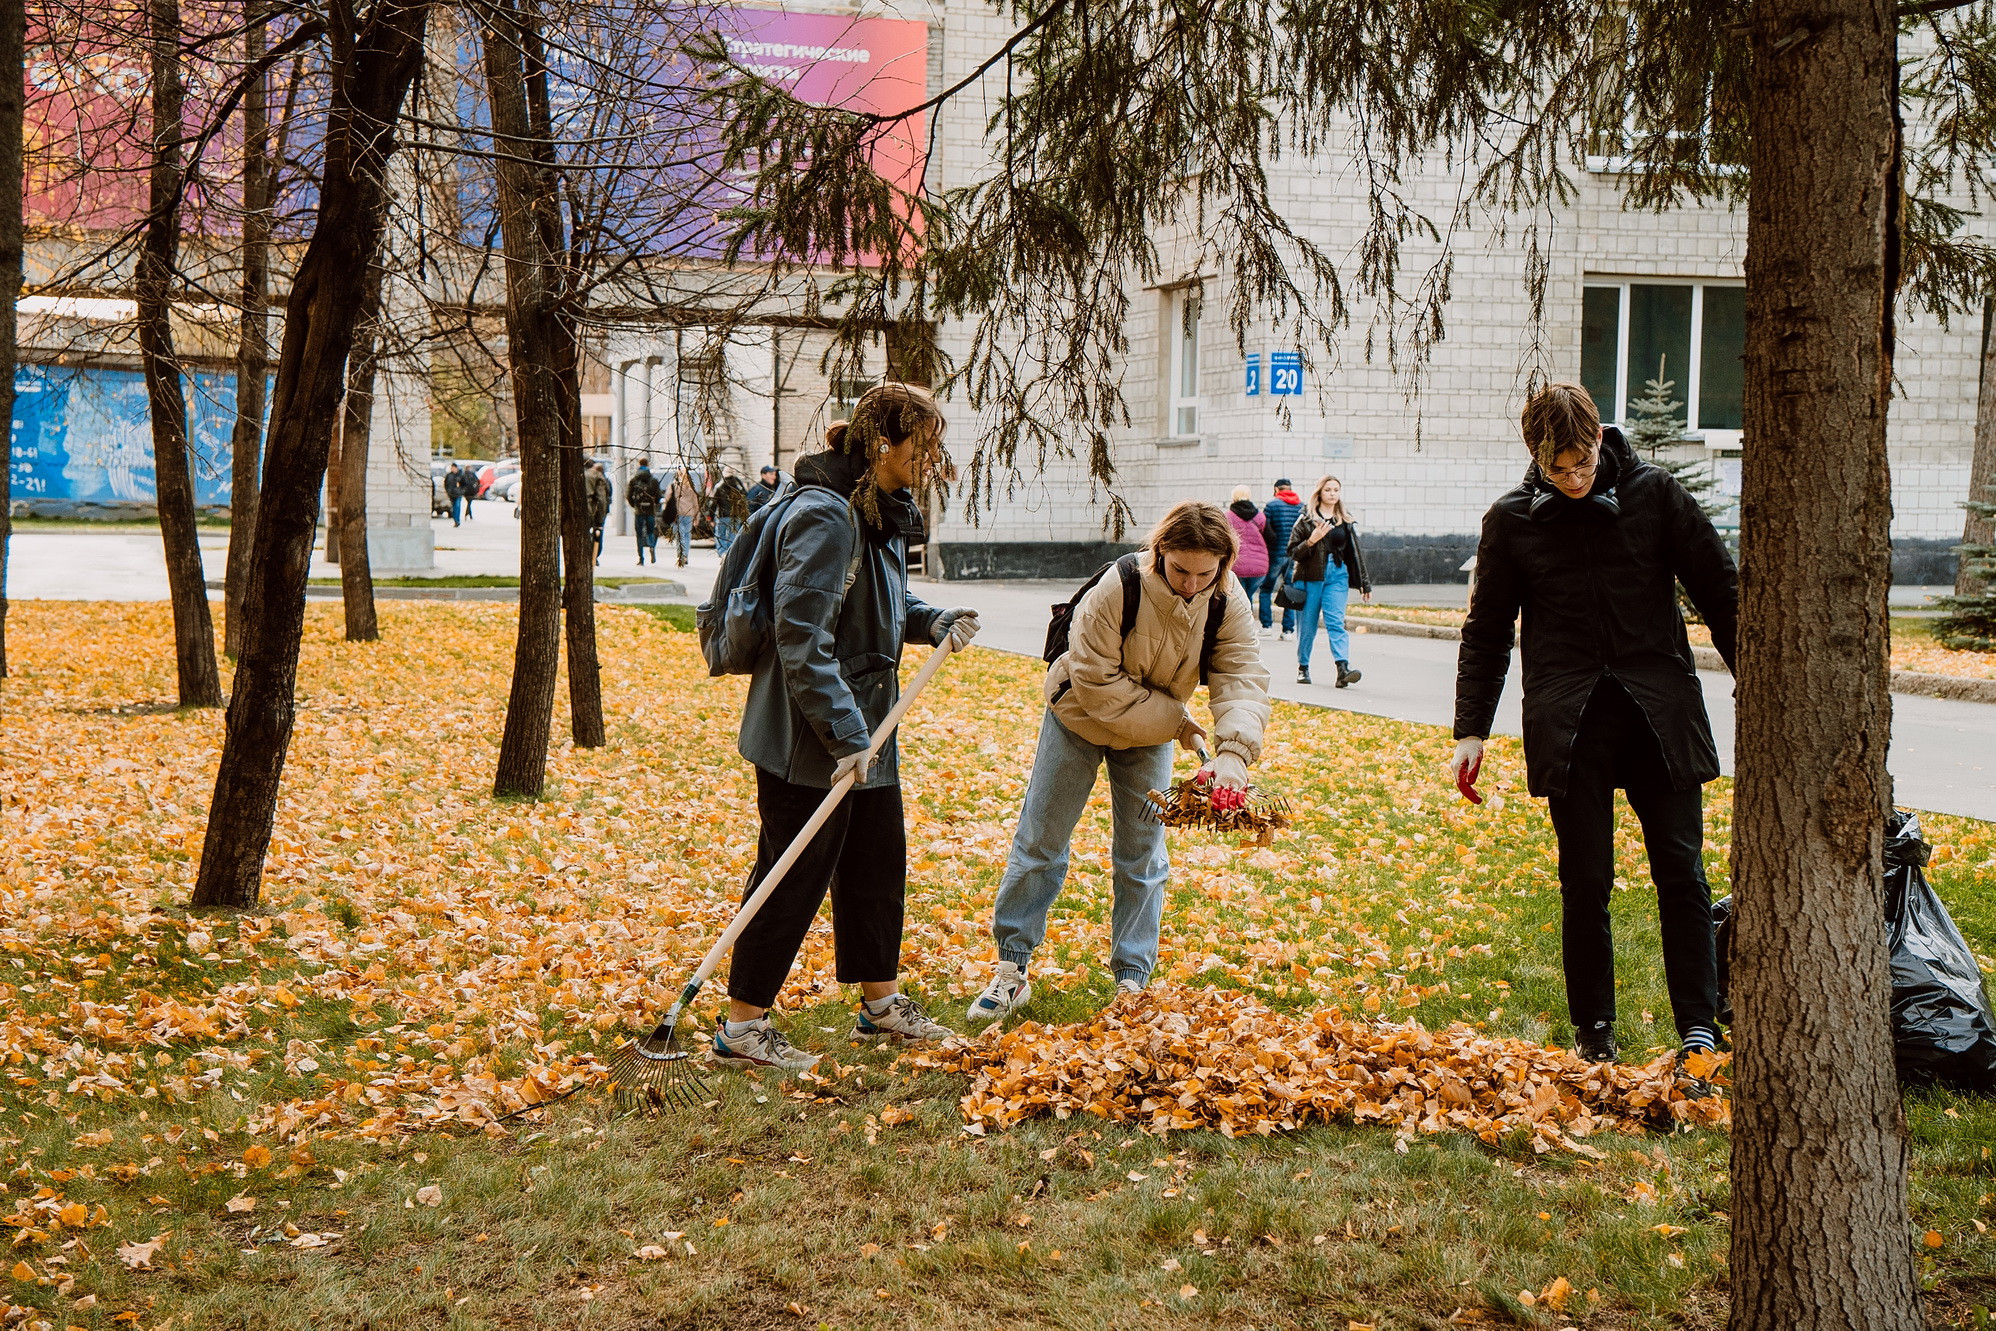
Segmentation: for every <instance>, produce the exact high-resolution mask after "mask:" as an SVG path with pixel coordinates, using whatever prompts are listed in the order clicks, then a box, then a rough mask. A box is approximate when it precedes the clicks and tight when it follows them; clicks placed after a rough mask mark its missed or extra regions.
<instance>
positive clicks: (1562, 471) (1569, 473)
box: [1546, 459, 1601, 482]
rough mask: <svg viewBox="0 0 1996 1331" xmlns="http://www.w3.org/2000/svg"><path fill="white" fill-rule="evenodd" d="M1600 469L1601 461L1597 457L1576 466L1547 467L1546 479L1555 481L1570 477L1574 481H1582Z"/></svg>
mask: <svg viewBox="0 0 1996 1331" xmlns="http://www.w3.org/2000/svg"><path fill="white" fill-rule="evenodd" d="M1600 469H1601V463H1600V461H1599V460H1598V459H1596V460H1595V461H1593V462H1583V463H1581V464H1580V465H1579V466H1577V467H1547V468H1546V479H1547V480H1549V481H1555V482H1557V481H1563V480H1566V479H1567V478H1568V477H1571V478H1572V479H1574V480H1576V481H1584V480H1586V479H1587V478H1588V477H1590V476H1592V475H1593V474H1594V473H1595V472H1597V471H1599V470H1600Z"/></svg>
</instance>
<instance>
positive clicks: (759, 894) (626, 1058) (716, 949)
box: [610, 637, 952, 1115]
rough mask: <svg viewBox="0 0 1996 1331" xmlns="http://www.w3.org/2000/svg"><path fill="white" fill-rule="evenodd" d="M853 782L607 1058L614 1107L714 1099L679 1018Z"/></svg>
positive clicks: (936, 660) (946, 645)
mask: <svg viewBox="0 0 1996 1331" xmlns="http://www.w3.org/2000/svg"><path fill="white" fill-rule="evenodd" d="M951 650H952V649H951V646H950V640H949V638H948V637H944V639H943V641H942V643H941V645H940V646H938V647H937V648H936V649H935V650H934V651H933V652H931V653H929V659H928V660H926V661H924V662H922V668H921V669H920V670H918V671H916V672H915V677H914V678H913V679H912V680H910V681H909V682H908V688H907V691H906V692H904V693H903V694H902V695H901V700H900V701H899V702H897V703H895V704H894V710H893V711H891V712H889V713H888V714H887V716H886V719H884V720H883V721H881V723H880V725H879V727H878V728H877V729H875V730H874V732H873V738H872V741H871V742H870V743H869V744H868V745H867V750H866V752H867V756H868V758H869V759H870V758H871V757H873V756H874V755H875V754H878V753H879V752H880V750H881V747H882V746H883V745H885V744H886V743H887V738H888V736H890V735H892V734H893V733H894V728H895V727H896V726H898V725H900V724H901V718H902V717H903V716H904V715H906V714H907V711H908V708H909V707H910V706H912V705H913V704H914V701H915V698H916V695H918V694H919V693H921V691H922V689H923V688H924V687H926V686H927V684H928V682H929V680H930V679H931V678H932V677H934V675H935V673H936V671H937V670H939V669H941V668H942V663H943V661H944V660H945V659H946V658H947V657H948V656H949V655H950V652H951ZM854 783H855V778H854V777H853V776H851V775H850V774H848V775H847V776H846V777H844V778H843V779H841V780H840V781H839V783H838V784H837V785H835V786H833V787H832V788H831V789H830V790H828V791H826V792H825V798H824V800H823V801H822V802H820V803H819V805H818V808H817V812H815V813H813V814H812V815H811V820H810V821H809V822H807V823H805V824H804V826H803V829H802V830H801V831H799V832H798V833H797V835H796V837H795V838H794V839H792V841H791V842H790V844H789V846H787V847H785V849H784V851H783V854H782V856H781V857H779V858H778V859H777V861H776V863H775V864H773V865H771V866H770V869H769V873H768V875H767V876H766V877H765V878H764V879H763V880H762V882H761V883H759V884H757V885H756V889H755V893H754V895H753V896H751V897H749V899H748V900H747V901H745V902H743V903H742V908H741V910H740V911H738V912H736V914H735V918H734V919H733V920H731V921H729V923H728V927H727V928H726V929H724V930H723V931H722V932H721V936H720V937H719V938H717V939H715V940H714V946H712V947H710V948H708V949H707V955H706V956H704V957H702V958H701V959H700V965H699V967H698V968H697V969H695V970H694V972H693V978H692V979H690V980H688V981H687V982H686V987H685V988H684V989H681V990H680V991H679V997H678V998H677V999H675V1000H674V1001H673V1004H672V1007H671V1008H670V1009H668V1010H667V1012H666V1014H665V1017H664V1019H663V1020H662V1021H660V1022H659V1023H658V1025H657V1026H655V1027H653V1028H652V1032H651V1034H649V1035H647V1036H645V1037H644V1038H643V1039H641V1040H631V1041H628V1042H626V1043H625V1045H624V1046H623V1048H621V1049H619V1050H618V1051H617V1052H616V1053H615V1054H612V1055H611V1056H610V1088H611V1091H612V1093H613V1094H614V1095H615V1096H616V1097H617V1102H618V1103H619V1104H620V1105H622V1106H624V1107H625V1108H627V1109H638V1110H641V1111H643V1112H644V1113H646V1114H647V1115H658V1114H662V1113H664V1112H665V1111H667V1110H668V1109H693V1108H695V1107H697V1106H699V1105H702V1104H705V1103H706V1102H708V1101H709V1100H711V1099H713V1098H714V1097H713V1091H712V1088H710V1087H709V1086H708V1084H707V1079H706V1078H705V1077H703V1076H702V1075H701V1073H700V1068H699V1065H698V1064H697V1063H695V1062H694V1061H693V1056H692V1054H691V1052H690V1051H688V1050H686V1049H682V1048H680V1047H679V1018H680V1016H681V1015H682V1014H683V1013H684V1012H685V1011H686V1009H687V1008H688V1007H689V1006H690V1005H691V1004H692V1002H693V999H694V998H695V996H697V995H698V994H699V992H700V987H701V986H702V985H704V984H706V983H707V978H708V977H709V976H711V975H712V974H713V973H714V969H715V968H716V967H717V966H719V965H720V964H721V958H722V957H725V956H726V955H727V954H728V949H729V948H731V947H733V946H734V945H735V940H736V939H738V938H740V937H741V936H742V930H744V929H746V928H748V925H749V921H750V920H753V919H754V918H755V913H756V912H757V911H759V910H761V909H762V904H763V903H764V902H765V901H767V900H769V896H770V893H772V892H774V891H775V890H776V889H777V887H778V886H779V885H780V884H781V883H782V882H783V879H784V877H785V876H786V875H787V874H788V873H789V872H790V870H791V868H792V866H794V865H795V864H796V863H797V861H798V859H799V858H801V857H802V856H803V854H804V850H805V848H806V847H808V846H809V845H810V844H811V839H812V838H813V837H815V836H817V835H818V831H819V829H820V828H822V827H824V825H825V823H826V821H827V820H828V819H830V818H831V816H832V811H833V810H834V809H836V808H838V807H839V801H841V800H843V799H844V798H845V797H846V793H847V792H848V791H850V790H851V789H852V788H853V785H854Z"/></svg>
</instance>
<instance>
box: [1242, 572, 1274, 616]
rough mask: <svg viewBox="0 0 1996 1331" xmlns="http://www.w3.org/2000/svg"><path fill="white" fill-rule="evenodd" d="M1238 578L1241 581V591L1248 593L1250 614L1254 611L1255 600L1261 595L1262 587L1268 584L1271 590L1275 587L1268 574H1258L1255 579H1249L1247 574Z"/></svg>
mask: <svg viewBox="0 0 1996 1331" xmlns="http://www.w3.org/2000/svg"><path fill="white" fill-rule="evenodd" d="M1236 576H1238V577H1239V578H1240V580H1241V590H1242V591H1244V592H1246V593H1247V603H1248V610H1249V611H1250V612H1251V611H1253V609H1254V604H1255V598H1256V597H1258V596H1260V595H1261V589H1262V586H1263V585H1264V584H1267V585H1268V586H1269V587H1271V588H1272V587H1273V586H1274V583H1273V581H1272V580H1271V579H1270V578H1269V575H1268V574H1266V573H1258V574H1256V575H1255V576H1253V577H1249V576H1248V575H1247V574H1245V573H1241V574H1237V575H1236Z"/></svg>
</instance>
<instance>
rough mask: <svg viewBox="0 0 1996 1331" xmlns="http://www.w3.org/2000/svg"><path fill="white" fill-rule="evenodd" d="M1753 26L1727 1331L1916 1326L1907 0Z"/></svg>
mask: <svg viewBox="0 0 1996 1331" xmlns="http://www.w3.org/2000/svg"><path fill="white" fill-rule="evenodd" d="M1752 43H1753V71H1754V90H1753V108H1752V114H1753V155H1752V168H1751V169H1752V179H1753V188H1752V193H1751V197H1750V200H1749V203H1748V212H1747V258H1746V279H1747V345H1746V418H1745V445H1744V447H1745V459H1746V460H1745V468H1744V475H1743V485H1742V489H1743V493H1742V496H1741V505H1742V513H1741V521H1740V533H1741V542H1742V549H1741V570H1742V604H1741V614H1740V622H1741V624H1742V625H1743V626H1745V627H1744V632H1743V633H1742V635H1741V645H1740V654H1739V688H1738V696H1739V704H1738V706H1739V723H1738V747H1737V751H1736V754H1737V762H1738V776H1737V779H1736V782H1735V785H1734V808H1735V814H1734V822H1733V827H1734V832H1733V884H1734V893H1735V896H1736V898H1737V900H1738V903H1739V913H1738V916H1737V920H1738V924H1737V929H1738V932H1737V934H1736V935H1735V937H1734V941H1733V968H1732V973H1733V986H1734V990H1733V992H1734V1008H1735V1010H1736V1011H1737V1013H1738V1025H1737V1026H1736V1027H1735V1029H1734V1042H1735V1047H1736V1049H1737V1054H1738V1059H1737V1063H1736V1065H1735V1068H1734V1074H1735V1075H1734V1083H1735V1095H1734V1104H1733V1148H1732V1181H1733V1193H1732V1197H1733V1202H1732V1232H1733V1238H1732V1259H1731V1272H1732V1281H1733V1307H1732V1317H1731V1322H1730V1325H1731V1326H1732V1327H1733V1328H1735V1331H1769V1329H1770V1328H1776V1327H1778V1328H1781V1331H1817V1329H1819V1328H1820V1329H1822V1331H1828V1328H1838V1329H1839V1331H1843V1329H1845V1328H1876V1329H1877V1331H1913V1329H1914V1328H1917V1327H1919V1326H1920V1325H1922V1322H1921V1316H1920V1304H1919V1295H1918V1292H1917V1289H1916V1287H1915V1284H1914V1271H1913V1253H1912V1244H1911V1235H1910V1231H1909V1227H1908V1219H1907V1210H1906V1136H1905V1128H1904V1124H1903V1121H1902V1119H1901V1115H1900V1106H1899V1088H1898V1085H1897V1083H1896V1080H1895V1077H1894V1072H1893V1061H1892V1036H1891V1028H1890V1021H1889V1011H1888V1003H1889V999H1890V994H1891V983H1890V979H1889V976H1888V971H1887V963H1886V952H1885V912H1884V901H1883V890H1882V885H1883V884H1882V872H1881V869H1882V866H1881V863H1880V850H1881V832H1882V826H1883V821H1884V817H1885V813H1886V810H1887V808H1888V806H1889V803H1890V785H1889V778H1888V777H1887V776H1886V771H1885V749H1886V742H1887V740H1888V738H1889V737H1890V727H1891V702H1890V694H1889V693H1888V692H1887V686H1888V681H1889V673H1888V661H1887V620H1886V594H1887V591H1888V588H1889V586H1890V582H1891V554H1890V550H1889V547H1888V543H1887V528H1888V524H1889V522H1890V519H1891V502H1892V501H1891V491H1890V485H1889V477H1888V475H1887V471H1886V455H1885V415H1886V407H1887V403H1888V401H1889V399H1890V392H1891V370H1892V362H1891V345H1892V342H1891V338H1892V334H1891V308H1892V306H1891V299H1892V288H1893V285H1894V283H1895V280H1896V272H1895V269H1896V266H1897V253H1896V249H1897V246H1896V236H1895V233H1894V230H1893V227H1894V223H1895V221H1896V217H1897V209H1898V193H1897V182H1898V154H1897V142H1898V135H1897V128H1896V126H1895V122H1894V100H1895V96H1896V88H1895V83H1896V79H1895V64H1894V60H1895V55H1894V23H1893V14H1892V5H1891V4H1890V3H1889V0H1827V3H1826V2H1825V0H1761V2H1760V3H1756V4H1755V5H1754V8H1753V21H1752Z"/></svg>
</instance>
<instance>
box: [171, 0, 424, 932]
mask: <svg viewBox="0 0 1996 1331" xmlns="http://www.w3.org/2000/svg"><path fill="white" fill-rule="evenodd" d="M431 8H432V5H431V0H381V2H380V3H378V4H376V5H374V6H373V7H371V8H370V9H369V10H368V18H367V21H366V22H365V23H363V24H361V25H360V27H359V30H358V31H357V32H338V31H336V32H335V35H334V38H333V40H331V41H330V42H328V47H329V49H330V52H331V68H330V70H329V83H330V97H329V106H328V114H327V118H326V134H325V149H324V152H325V164H324V169H323V171H322V173H321V181H320V187H319V218H318V225H317V226H316V227H315V228H314V229H313V233H312V239H311V242H310V243H309V244H308V245H307V246H306V249H305V257H304V259H303V260H301V261H300V263H299V265H298V273H297V276H296V277H295V278H294V279H293V281H292V284H291V295H290V299H289V301H288V302H287V304H286V306H285V319H284V338H283V341H282V343H281V345H280V346H279V349H278V358H277V389H276V392H275V393H274V395H273V402H272V409H271V417H270V437H269V446H268V449H267V450H266V461H267V465H266V466H265V469H264V471H265V484H264V487H263V494H262V497H261V499H262V501H261V503H260V504H259V505H258V510H259V511H258V513H257V523H256V536H255V542H254V544H253V546H252V548H251V551H250V572H249V581H248V584H247V586H246V587H245V589H244V596H243V609H244V624H243V652H242V662H241V665H240V666H239V667H238V668H237V670H236V680H235V690H234V694H233V696H232V697H231V698H230V700H229V712H228V725H227V731H226V735H225V737H224V739H223V742H222V761H221V768H220V770H219V771H218V772H217V774H216V777H215V798H214V801H213V803H212V804H211V805H210V806H209V811H208V831H207V838H206V841H205V842H204V844H203V847H202V852H201V874H200V877H199V879H198V880H197V881H196V882H195V885H194V898H193V901H192V903H191V904H193V905H194V906H197V907H204V906H221V907H228V908H233V909H247V908H249V907H251V906H253V905H255V904H256V899H257V893H258V889H259V886H260V883H261V879H262V876H263V861H264V854H265V852H266V851H267V850H268V848H269V845H270V831H271V824H272V821H273V820H274V818H275V817H276V813H277V790H278V782H279V781H280V779H281V778H282V777H283V774H284V758H285V753H286V750H287V749H288V748H289V746H290V743H291V727H292V721H293V709H294V702H293V691H294V688H295V685H296V683H297V677H298V645H299V639H300V637H301V635H302V634H303V632H304V626H305V578H306V574H307V572H308V571H309V570H310V568H311V563H312V538H313V535H314V533H315V531H316V528H317V525H318V520H319V486H320V485H321V484H322V483H323V481H324V479H325V472H326V452H327V449H328V448H329V447H330V445H331V437H332V427H333V421H334V420H335V418H336V416H337V414H338V412H339V408H340V399H341V395H342V394H343V393H344V392H345V390H346V365H347V357H348V356H349V354H351V352H352V349H353V339H354V327H355V324H356V322H357V321H358V319H359V315H360V308H361V304H362V301H363V300H364V298H365V295H366V290H365V288H366V279H367V270H368V268H369V266H370V265H371V264H373V262H374V261H375V256H376V254H377V253H378V251H379V250H380V246H381V232H382V222H383V216H382V214H383V209H384V208H385V206H386V203H387V179H386V177H387V167H388V157H389V155H390V153H392V152H393V151H394V148H395V136H394V125H395V120H396V117H397V116H398V115H399V114H400V112H401V109H402V103H403V100H404V99H405V98H406V97H407V96H408V93H409V85H410V84H411V82H413V81H414V79H415V78H416V75H417V73H418V72H419V70H420V69H421V67H422V61H423V34H424V29H425V27H426V25H427V23H428V20H429V15H430V10H431ZM350 12H351V11H349V10H345V9H342V8H341V7H339V6H334V7H333V8H332V9H330V10H329V11H328V14H329V17H330V18H331V21H332V22H333V23H334V24H335V25H338V24H339V23H341V22H342V21H343V19H342V16H343V15H345V14H347V13H350Z"/></svg>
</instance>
